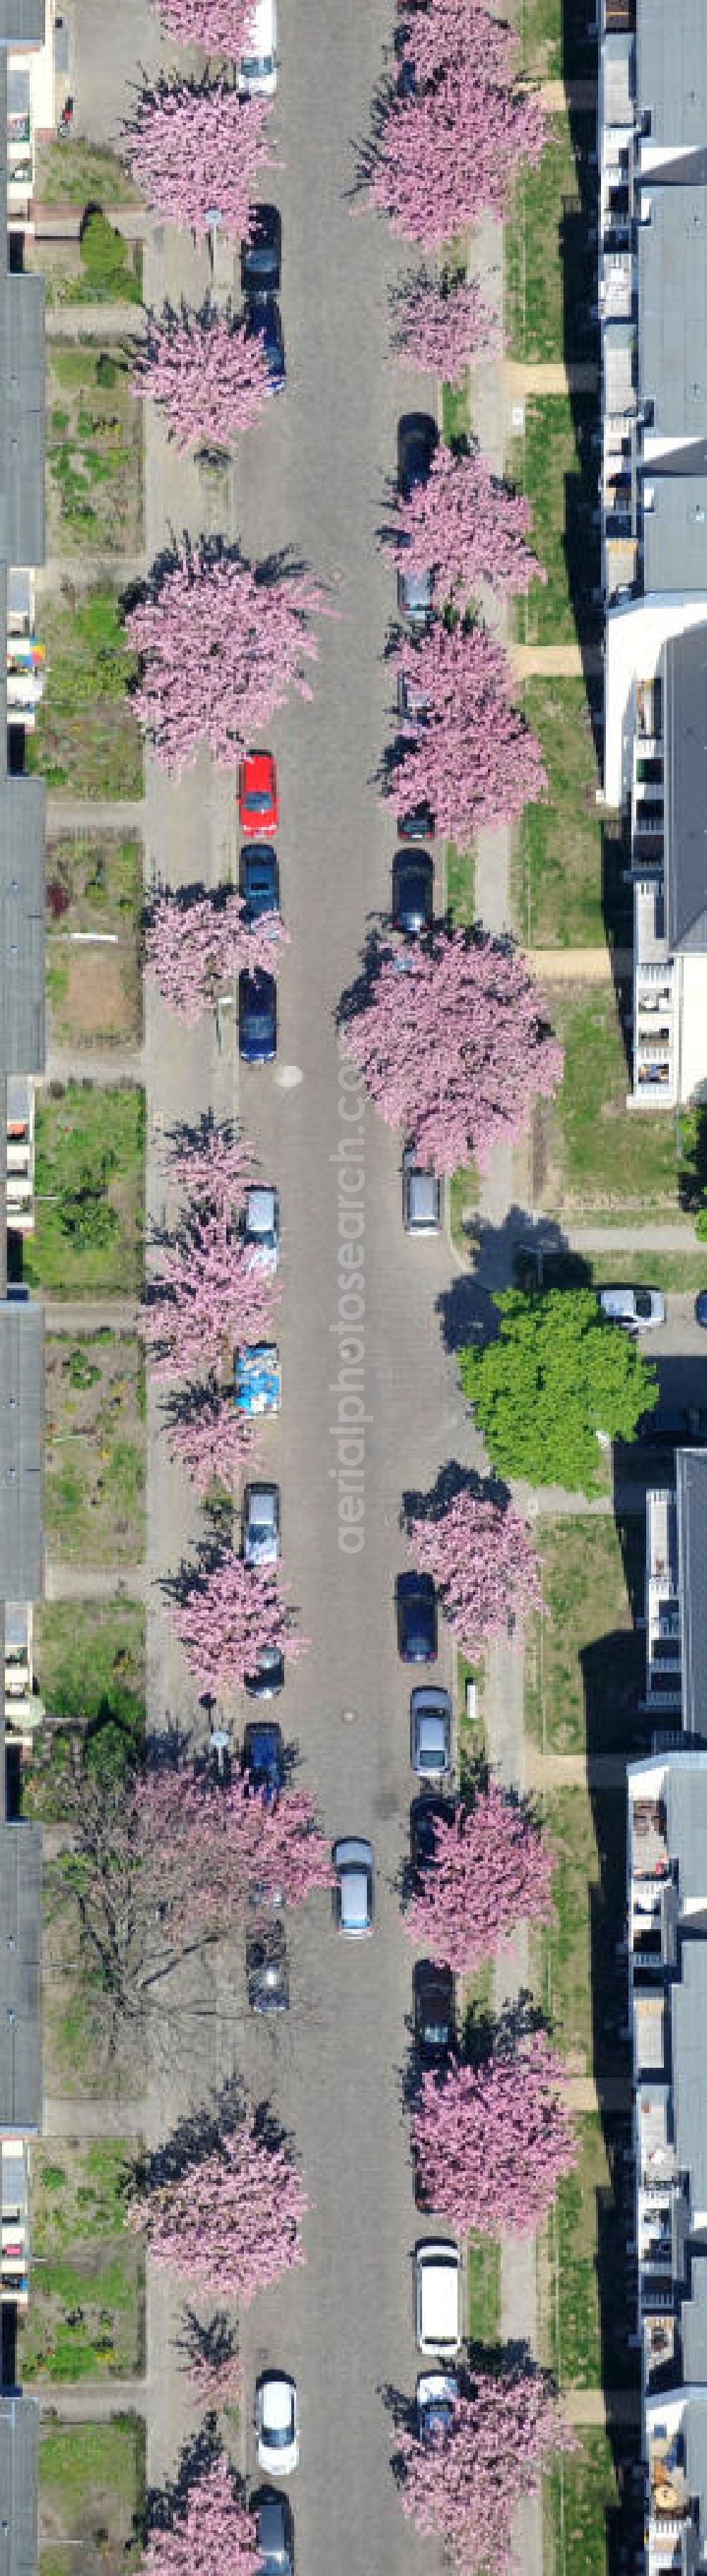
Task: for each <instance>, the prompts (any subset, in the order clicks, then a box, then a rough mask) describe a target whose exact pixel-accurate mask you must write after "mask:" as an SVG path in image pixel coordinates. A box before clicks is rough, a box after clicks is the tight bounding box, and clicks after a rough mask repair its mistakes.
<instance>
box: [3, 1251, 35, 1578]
mask: <svg viewBox="0 0 707 2576" xmlns="http://www.w3.org/2000/svg"><path fill="white" fill-rule="evenodd" d="M43 1430H44V1318H43V1315H42V1311H41V1307H39V1306H34V1305H32V1304H28V1305H26V1306H22V1305H16V1304H14V1303H8V1302H6V1303H5V1304H0V1597H3V1598H4V1597H6V1598H7V1599H8V1600H9V1601H36V1600H37V1599H38V1598H39V1595H40V1593H41V1592H42V1589H43V1573H44V1549H43V1540H42V1510H43Z"/></svg>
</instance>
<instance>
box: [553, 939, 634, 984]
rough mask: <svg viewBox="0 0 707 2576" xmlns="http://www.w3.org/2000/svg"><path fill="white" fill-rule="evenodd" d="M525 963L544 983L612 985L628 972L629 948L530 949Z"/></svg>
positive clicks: (631, 960) (630, 950) (631, 959)
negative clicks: (618, 977)
mask: <svg viewBox="0 0 707 2576" xmlns="http://www.w3.org/2000/svg"><path fill="white" fill-rule="evenodd" d="M528 963H529V965H530V966H532V969H533V974H534V975H537V976H538V978H539V981H540V982H541V983H543V984H613V983H614V982H615V980H616V977H617V975H629V974H630V973H631V969H632V966H633V951H632V949H630V948H607V947H604V948H531V950H530V952H529V958H528Z"/></svg>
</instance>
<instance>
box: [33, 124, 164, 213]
mask: <svg viewBox="0 0 707 2576" xmlns="http://www.w3.org/2000/svg"><path fill="white" fill-rule="evenodd" d="M35 195H36V197H37V199H38V202H39V204H40V205H41V206H95V205H98V206H139V204H140V197H139V194H138V190H137V188H135V187H134V186H133V182H132V179H131V178H130V176H129V173H128V171H127V169H126V166H125V162H124V161H120V160H119V158H118V154H117V152H110V151H109V150H107V149H103V150H100V151H99V150H98V149H97V147H96V146H95V145H94V144H92V143H84V142H83V141H82V140H81V137H80V136H78V135H77V137H76V140H75V141H74V140H73V138H72V139H71V140H70V141H69V140H67V141H66V142H65V143H56V142H53V141H52V140H51V138H49V139H48V140H44V141H43V140H41V139H38V140H37V143H36V158H35Z"/></svg>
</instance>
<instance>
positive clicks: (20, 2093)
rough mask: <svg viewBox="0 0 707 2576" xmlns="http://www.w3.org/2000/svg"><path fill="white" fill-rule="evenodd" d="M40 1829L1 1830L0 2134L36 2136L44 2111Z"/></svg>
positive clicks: (17, 1826) (1, 1826)
mask: <svg viewBox="0 0 707 2576" xmlns="http://www.w3.org/2000/svg"><path fill="white" fill-rule="evenodd" d="M41 1904H42V1828H41V1825H30V1824H13V1825H7V1824H0V2129H5V2130H7V2129H26V2130H35V2129H38V2127H39V2122H40V2116H41V2105H42V2024H41V2006H40V1961H41V1939H42V1915H41Z"/></svg>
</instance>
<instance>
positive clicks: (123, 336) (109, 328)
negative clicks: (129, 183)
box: [47, 208, 147, 345]
mask: <svg viewBox="0 0 707 2576" xmlns="http://www.w3.org/2000/svg"><path fill="white" fill-rule="evenodd" d="M113 220H114V217H113V210H112V208H111V223H112V222H113ZM144 229H145V216H144V215H143V217H142V230H143V232H144ZM120 230H121V232H123V231H124V230H125V226H124V225H122V224H121V226H120ZM146 322H147V316H146V314H145V312H144V309H143V306H142V305H141V304H52V305H51V306H50V308H49V311H48V313H47V339H48V340H49V341H52V340H124V341H127V342H128V344H129V345H132V343H133V341H135V340H141V339H143V337H144V333H145V329H146Z"/></svg>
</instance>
